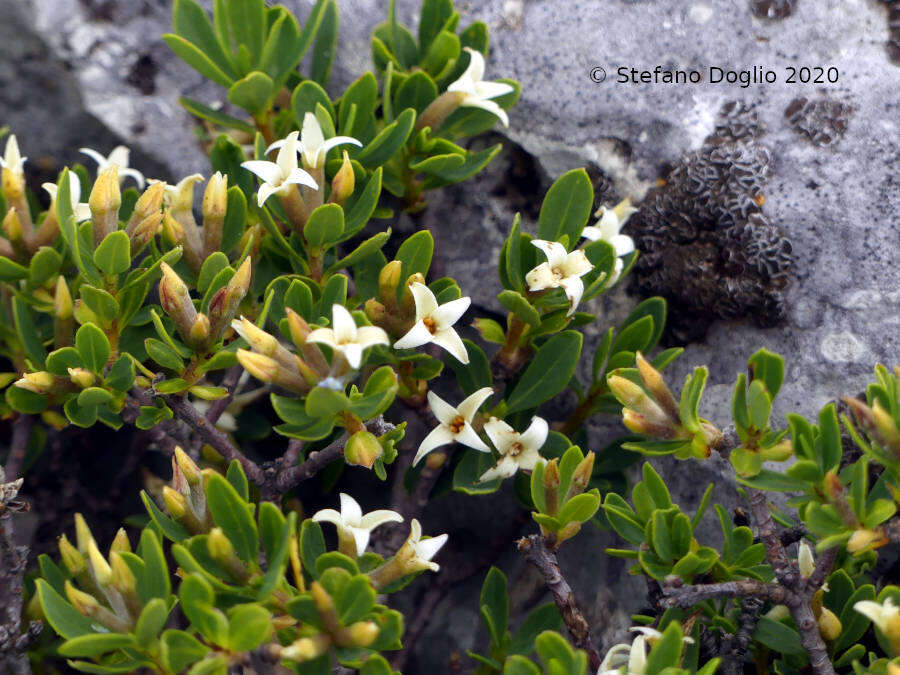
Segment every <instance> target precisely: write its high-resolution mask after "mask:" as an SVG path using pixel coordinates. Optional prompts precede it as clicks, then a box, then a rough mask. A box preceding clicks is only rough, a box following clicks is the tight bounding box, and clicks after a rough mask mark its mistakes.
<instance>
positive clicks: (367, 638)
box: [349, 621, 379, 647]
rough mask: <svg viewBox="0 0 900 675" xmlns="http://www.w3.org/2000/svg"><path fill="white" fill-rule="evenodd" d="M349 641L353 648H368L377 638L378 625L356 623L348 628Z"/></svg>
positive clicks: (363, 622)
mask: <svg viewBox="0 0 900 675" xmlns="http://www.w3.org/2000/svg"><path fill="white" fill-rule="evenodd" d="M349 632H350V641H351V642H352V646H354V647H368V646H369V645H370V644H372V643H373V642H375V638H377V637H378V633H379V628H378V624H377V623H375V622H374V621H357V622H356V623H354V624H352V625H350V626H349Z"/></svg>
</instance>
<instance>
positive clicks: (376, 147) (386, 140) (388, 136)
mask: <svg viewBox="0 0 900 675" xmlns="http://www.w3.org/2000/svg"><path fill="white" fill-rule="evenodd" d="M415 121H416V113H415V111H414V110H410V109H406V110H404V111H403V112H402V113H400V114H399V115H398V116H397V119H396V120H395V121H394V123H393V124H389V125H388V126H386V127H385V128H384V129H382V130H381V132H379V134H378V135H377V136H376V137H375V138H373V139H372V140H371V141H370V142H369V144H368V145H366V147H365V148H363V149H362V150H361V151H360V153H359V154H358V155H357V156H356V159H357V161H359V163H360V164H362V165H363V166H364V167H366V168H369V169H372V168H375V167H376V166H381V165H382V164H384V163H385V162H387V161H388V160H389V159H390V158H391V157H393V156H394V153H396V152H397V151H398V150H399V149H400V148H402V147H403V146H404V145H405V144H406V141H407V139H408V138H409V134H410V132H412V128H413V124H415Z"/></svg>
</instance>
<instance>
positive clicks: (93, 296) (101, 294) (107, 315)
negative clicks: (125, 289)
mask: <svg viewBox="0 0 900 675" xmlns="http://www.w3.org/2000/svg"><path fill="white" fill-rule="evenodd" d="M79 294H80V295H81V299H82V300H83V301H84V304H85V305H87V308H88V309H90V310H91V311H92V312H93V313H94V314H96V315H97V318H98V319H99V320H100V322H101V323H102V324H103V325H104V326H110V325H112V322H113V321H114V320H115V319H116V317H117V316H118V314H119V303H118V302H116V299H115V298H114V297H113V296H112V295H110V294H109V293H107V292H106V291H104V290H103V289H101V288H95V287H94V286H91V285H89V284H82V286H81V288H80V289H79Z"/></svg>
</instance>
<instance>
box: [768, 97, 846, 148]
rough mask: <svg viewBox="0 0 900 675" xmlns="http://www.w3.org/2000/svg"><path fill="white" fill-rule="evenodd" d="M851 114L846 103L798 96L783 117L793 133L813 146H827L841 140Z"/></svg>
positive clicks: (824, 98) (825, 98)
mask: <svg viewBox="0 0 900 675" xmlns="http://www.w3.org/2000/svg"><path fill="white" fill-rule="evenodd" d="M852 112H853V108H852V107H851V106H850V105H848V104H847V103H842V102H840V101H836V100H834V99H832V98H828V97H827V96H823V97H820V98H816V99H808V98H806V97H805V96H800V97H798V98H795V99H794V100H793V101H791V102H790V103H789V104H788V107H787V108H786V109H785V111H784V116H785V117H786V118H787V120H788V122H789V123H790V125H791V128H792V129H793V130H794V131H796V132H797V133H798V134H800V135H801V136H804V137H806V138H807V139H809V140H810V141H811V142H812V143H813V144H814V145H819V146H829V145H833V144H834V143H836V142H837V141H839V140H840V139H841V138H843V136H844V132H846V131H847V126H848V125H849V124H850V116H851V114H852Z"/></svg>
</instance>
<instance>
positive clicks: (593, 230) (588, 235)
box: [581, 225, 603, 241]
mask: <svg viewBox="0 0 900 675" xmlns="http://www.w3.org/2000/svg"><path fill="white" fill-rule="evenodd" d="M581 236H582V237H584V238H585V239H588V240H590V241H597V240H598V239H603V232H601V231H600V228H599V227H594V226H593V225H588V226H587V227H586V228H584V229H583V230H582V231H581Z"/></svg>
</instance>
